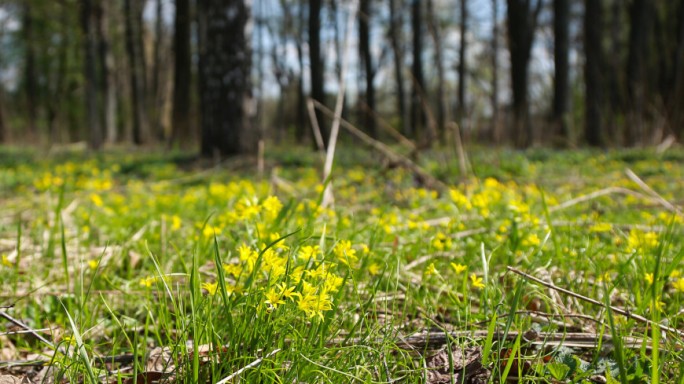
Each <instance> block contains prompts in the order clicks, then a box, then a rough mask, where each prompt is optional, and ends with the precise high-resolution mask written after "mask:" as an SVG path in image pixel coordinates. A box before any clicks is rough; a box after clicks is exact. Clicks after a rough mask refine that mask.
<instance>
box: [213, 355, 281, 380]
mask: <svg viewBox="0 0 684 384" xmlns="http://www.w3.org/2000/svg"><path fill="white" fill-rule="evenodd" d="M278 352H280V348H278V349H275V350H273V351H271V352H270V353H269V354H268V355H266V356H264V357H260V358H258V359H256V360H254V361H253V362H251V363H249V364H247V365H245V366H244V367H242V368H240V369H238V370H237V371H236V372H234V373H232V374H230V375H228V376H227V377H226V378H224V379H221V380H219V381H217V382H216V384H225V383H227V382H229V381H231V380H233V379H234V378H236V377H237V376H239V375H240V374H241V373H242V372H244V371H246V370H248V369H250V368H254V367H256V366H257V365H259V364H261V362H262V361H263V360H264V359H268V358H269V357H271V356H273V355H275V354H276V353H278Z"/></svg>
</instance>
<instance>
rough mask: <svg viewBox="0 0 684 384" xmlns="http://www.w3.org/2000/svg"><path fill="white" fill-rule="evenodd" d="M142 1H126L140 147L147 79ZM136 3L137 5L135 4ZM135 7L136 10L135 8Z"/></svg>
mask: <svg viewBox="0 0 684 384" xmlns="http://www.w3.org/2000/svg"><path fill="white" fill-rule="evenodd" d="M140 1H141V0H124V17H125V19H126V53H127V55H128V65H129V71H130V76H131V78H130V81H131V107H132V110H133V144H136V145H140V144H142V143H143V140H144V138H143V137H144V132H145V131H146V126H145V123H146V122H145V94H144V87H145V85H144V84H145V78H144V68H143V65H144V64H143V63H142V62H141V61H142V56H143V53H142V51H141V49H140V48H142V47H141V46H140V45H138V39H139V38H140V34H141V33H142V31H141V30H140V27H141V26H140V25H139V24H138V21H139V20H138V17H137V8H138V3H139V2H140ZM133 3H135V4H133ZM134 7H135V8H134Z"/></svg>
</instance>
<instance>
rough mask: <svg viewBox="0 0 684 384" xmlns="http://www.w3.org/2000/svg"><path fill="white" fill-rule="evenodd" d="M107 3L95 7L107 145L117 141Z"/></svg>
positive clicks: (113, 72)
mask: <svg viewBox="0 0 684 384" xmlns="http://www.w3.org/2000/svg"><path fill="white" fill-rule="evenodd" d="M109 6H110V5H109V2H108V1H100V2H99V4H98V7H97V11H98V12H97V35H98V42H99V49H98V51H99V60H100V68H101V69H102V75H101V84H102V85H101V87H102V95H103V105H104V132H105V141H106V142H107V143H115V142H116V141H117V139H118V132H117V129H116V84H115V83H116V78H115V68H114V55H113V53H112V50H111V46H110V43H109V18H110V16H109V12H110V8H109Z"/></svg>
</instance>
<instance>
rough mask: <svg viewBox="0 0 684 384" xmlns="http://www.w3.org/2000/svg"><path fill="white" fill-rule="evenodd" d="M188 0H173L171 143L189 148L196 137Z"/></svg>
mask: <svg viewBox="0 0 684 384" xmlns="http://www.w3.org/2000/svg"><path fill="white" fill-rule="evenodd" d="M190 22H191V20H190V0H176V15H175V16H174V24H173V25H174V32H173V57H174V66H173V68H174V70H173V112H172V120H171V121H172V124H173V125H172V128H171V129H172V134H171V142H172V144H176V145H180V146H181V148H186V149H187V148H188V147H189V146H190V145H191V144H192V143H193V142H194V141H195V140H193V139H194V137H193V135H192V127H191V124H190V82H191V79H192V62H191V52H190Z"/></svg>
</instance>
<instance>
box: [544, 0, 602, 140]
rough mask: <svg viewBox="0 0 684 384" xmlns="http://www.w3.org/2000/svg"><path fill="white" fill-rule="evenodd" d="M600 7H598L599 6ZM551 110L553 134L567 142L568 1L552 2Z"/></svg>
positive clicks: (558, 0)
mask: <svg viewBox="0 0 684 384" xmlns="http://www.w3.org/2000/svg"><path fill="white" fill-rule="evenodd" d="M599 6H600V5H599ZM553 36H554V45H553V63H554V77H553V110H552V113H551V120H552V122H553V125H554V126H555V127H554V128H555V129H554V134H555V135H557V136H558V138H559V139H560V140H563V141H567V140H568V138H569V134H568V121H567V113H568V103H569V99H568V95H569V83H568V81H569V71H570V67H569V64H568V53H569V51H570V4H569V1H568V0H554V1H553Z"/></svg>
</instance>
